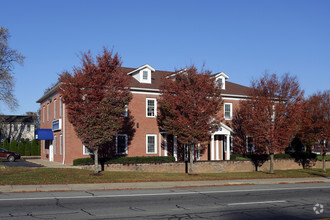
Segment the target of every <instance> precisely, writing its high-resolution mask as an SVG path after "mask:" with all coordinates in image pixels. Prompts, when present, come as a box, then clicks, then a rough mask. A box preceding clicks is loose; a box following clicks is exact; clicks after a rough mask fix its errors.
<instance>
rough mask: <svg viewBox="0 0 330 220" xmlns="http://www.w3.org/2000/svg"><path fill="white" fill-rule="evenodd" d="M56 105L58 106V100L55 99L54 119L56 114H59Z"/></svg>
mask: <svg viewBox="0 0 330 220" xmlns="http://www.w3.org/2000/svg"><path fill="white" fill-rule="evenodd" d="M56 107H57V100H56V99H54V119H55V118H56V114H57V112H56Z"/></svg>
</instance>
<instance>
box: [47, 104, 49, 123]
mask: <svg viewBox="0 0 330 220" xmlns="http://www.w3.org/2000/svg"><path fill="white" fill-rule="evenodd" d="M47 121H49V103H48V104H47Z"/></svg>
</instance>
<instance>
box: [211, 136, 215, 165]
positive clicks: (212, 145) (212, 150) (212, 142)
mask: <svg viewBox="0 0 330 220" xmlns="http://www.w3.org/2000/svg"><path fill="white" fill-rule="evenodd" d="M211 160H214V134H212V136H211Z"/></svg>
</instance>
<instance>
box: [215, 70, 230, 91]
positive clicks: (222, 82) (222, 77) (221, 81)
mask: <svg viewBox="0 0 330 220" xmlns="http://www.w3.org/2000/svg"><path fill="white" fill-rule="evenodd" d="M214 77H215V84H216V86H218V87H219V88H220V89H223V90H225V89H226V79H228V78H229V76H227V75H226V74H225V73H223V72H220V73H217V74H215V75H214Z"/></svg>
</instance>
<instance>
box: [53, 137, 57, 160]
mask: <svg viewBox="0 0 330 220" xmlns="http://www.w3.org/2000/svg"><path fill="white" fill-rule="evenodd" d="M54 154H55V155H56V154H57V135H56V134H55V135H54Z"/></svg>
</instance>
